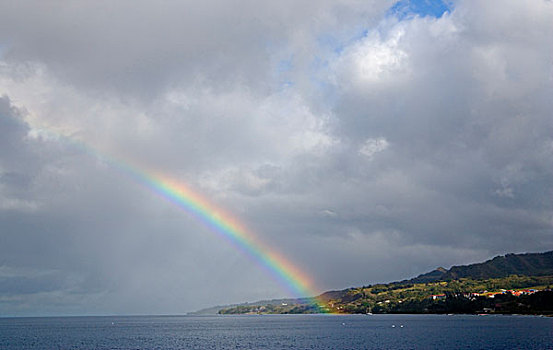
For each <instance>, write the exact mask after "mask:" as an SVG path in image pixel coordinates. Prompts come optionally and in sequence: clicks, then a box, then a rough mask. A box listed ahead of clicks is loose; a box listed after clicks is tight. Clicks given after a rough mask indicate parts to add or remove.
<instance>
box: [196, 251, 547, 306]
mask: <svg viewBox="0 0 553 350" xmlns="http://www.w3.org/2000/svg"><path fill="white" fill-rule="evenodd" d="M552 285H553V251H549V252H545V253H527V254H507V255H504V256H496V257H495V258H493V259H490V260H488V261H485V262H482V263H478V264H471V265H463V266H453V267H451V268H450V269H449V270H447V269H444V268H442V267H439V268H437V269H436V270H434V271H431V272H428V273H425V274H422V275H419V276H417V277H415V278H412V279H409V280H403V281H399V282H392V283H387V284H374V285H367V286H362V287H356V288H348V289H344V290H339V291H329V292H325V293H323V294H321V295H319V296H317V297H316V300H317V302H315V301H314V300H313V299H310V298H305V299H275V300H269V301H259V302H254V303H245V304H240V305H229V306H219V307H215V308H210V309H205V310H201V311H199V312H198V313H200V314H201V313H202V311H203V313H212V312H213V311H216V312H217V313H218V314H221V315H229V314H304V313H338V314H382V313H402V314H405V313H416V314H422V313H437V314H439V313H465V314H542V315H553V291H551V286H552Z"/></svg>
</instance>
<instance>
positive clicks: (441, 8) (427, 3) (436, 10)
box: [387, 0, 453, 20]
mask: <svg viewBox="0 0 553 350" xmlns="http://www.w3.org/2000/svg"><path fill="white" fill-rule="evenodd" d="M452 9H453V1H450V0H400V1H398V2H396V3H395V4H394V5H393V6H392V7H390V9H389V10H388V13H387V15H388V16H395V17H396V18H398V19H399V20H404V19H409V18H413V17H414V16H419V17H428V16H430V17H435V18H440V17H442V15H443V14H444V13H446V12H451V10H452Z"/></svg>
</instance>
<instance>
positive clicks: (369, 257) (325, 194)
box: [0, 0, 553, 315]
mask: <svg viewBox="0 0 553 350" xmlns="http://www.w3.org/2000/svg"><path fill="white" fill-rule="evenodd" d="M403 4H405V3H403ZM410 4H411V3H410ZM239 5H240V6H238V5H237V4H232V5H231V4H220V3H214V2H203V3H202V4H198V3H192V2H183V3H165V4H161V5H156V6H153V5H151V4H150V3H147V2H144V3H142V2H139V3H135V2H133V3H132V4H130V3H127V2H118V3H116V4H109V5H108V3H101V2H100V3H87V4H73V5H71V6H67V5H64V4H42V3H41V4H32V3H22V4H19V5H17V6H7V5H4V8H2V9H0V33H1V34H0V45H1V47H2V50H1V56H0V94H1V95H3V96H4V97H2V98H0V114H1V118H0V135H1V136H2V137H0V240H1V242H2V244H1V245H0V256H1V258H0V259H1V260H0V266H1V268H0V279H2V280H3V281H4V282H3V283H2V285H3V286H4V288H3V289H2V290H0V311H1V312H2V313H3V314H17V315H22V314H66V313H67V314H80V313H87V314H90V313H96V314H98V313H110V314H112V313H158V314H159V313H180V312H185V311H190V310H192V309H196V308H200V307H202V306H210V305H214V304H223V303H229V302H242V301H247V300H249V301H251V300H254V299H264V298H272V297H281V296H284V295H285V294H286V291H285V290H283V289H281V288H280V287H279V286H278V284H277V283H276V282H275V281H274V280H273V279H272V278H271V277H270V276H269V275H267V274H266V273H265V272H264V271H263V270H262V269H259V268H258V267H257V266H256V263H255V261H254V262H252V261H251V260H249V259H248V258H247V257H246V256H244V255H241V254H240V253H239V252H238V251H236V250H235V249H234V248H233V247H232V246H230V245H228V244H227V243H226V241H224V240H223V239H221V237H218V236H217V235H216V234H214V233H213V232H211V231H210V230H209V229H207V228H205V227H203V226H202V225H201V224H199V223H198V222H196V221H195V220H194V219H193V217H191V216H189V215H188V214H186V213H185V212H183V211H181V210H179V209H178V208H176V207H175V206H173V205H172V204H171V203H169V202H166V201H164V200H163V199H162V198H160V197H158V196H157V195H155V194H154V193H152V192H151V191H150V190H148V189H147V188H145V187H144V185H143V184H140V183H137V182H135V181H133V180H132V179H130V178H128V177H126V176H125V175H124V174H122V173H120V172H118V171H117V169H116V168H114V167H111V166H110V165H109V164H107V163H106V162H105V161H102V158H101V157H95V156H94V155H95V154H96V155H107V156H110V157H114V158H115V159H119V160H124V161H126V162H129V163H132V164H134V165H135V166H137V167H138V168H140V169H142V170H144V171H147V170H146V169H155V170H156V171H158V172H161V173H164V174H167V175H170V176H171V177H172V178H175V179H177V180H179V181H182V182H184V183H186V184H188V185H190V186H191V187H193V188H195V189H196V190H198V191H199V192H200V193H202V194H204V195H205V196H206V197H207V198H209V199H210V200H211V201H213V203H214V204H215V205H217V206H221V207H222V208H225V209H226V210H227V211H229V212H231V213H232V214H233V215H234V216H236V218H237V220H239V221H241V222H243V223H244V224H245V226H247V227H248V228H250V229H251V230H252V231H253V232H255V233H256V234H257V235H258V236H259V239H261V240H263V241H265V242H266V243H267V244H268V245H269V246H271V247H272V248H274V249H275V250H277V251H280V252H281V253H283V255H285V256H286V257H288V258H289V259H290V260H291V261H292V262H293V263H294V264H296V265H297V266H299V267H300V268H301V269H302V270H305V271H306V272H307V273H309V274H310V275H311V276H312V277H313V279H314V280H315V281H316V282H317V285H318V286H319V288H320V289H321V291H322V290H326V289H335V288H344V287H348V286H353V285H360V284H368V283H373V282H376V281H389V280H393V279H402V278H408V277H411V276H413V275H416V274H419V273H422V272H425V271H427V270H430V269H433V268H435V267H436V266H446V267H447V266H448V265H452V264H459V263H469V262H475V261H479V260H481V259H485V258H489V257H490V256H491V255H494V254H499V253H506V252H523V251H542V250H545V249H551V247H553V237H552V236H551V228H552V225H553V217H552V215H551V213H552V209H553V203H552V201H551V198H553V193H552V192H551V189H552V188H553V178H552V176H551V174H553V147H552V145H553V138H552V136H551V135H553V120H552V119H551V116H550V114H551V113H550V111H551V110H552V107H553V106H551V98H550V96H551V95H552V93H553V79H552V77H553V70H552V68H551V62H553V57H552V53H551V50H548V47H547V45H545V44H544V43H546V42H548V39H549V38H550V37H551V35H552V34H553V28H552V25H551V21H550V18H551V15H553V6H552V5H551V2H546V1H540V0H535V1H531V2H526V3H524V4H521V3H519V2H517V1H507V2H501V4H499V3H493V2H486V3H479V2H467V1H458V2H455V3H454V4H449V3H448V4H447V8H448V11H442V10H443V7H440V8H438V9H437V10H436V9H420V8H417V7H416V6H415V7H407V10H406V7H405V6H403V5H401V4H400V5H401V6H400V5H397V6H399V7H396V10H398V9H401V11H394V10H393V9H394V8H393V7H392V6H393V5H394V4H393V3H392V2H359V1H341V2H334V1H328V2H327V1H323V2H316V3H315V2H308V1H306V2H294V3H293V4H292V3H290V2H278V3H274V4H264V3H259V2H250V1H243V2H240V4H239ZM411 5H412V4H411ZM415 5H417V4H415ZM417 6H418V5H417ZM390 8H392V10H390ZM440 9H441V10H440ZM405 11H407V12H405ZM28 18H34V20H33V21H29V20H28ZM61 135H64V136H63V137H62V136H61ZM82 144H85V145H86V146H87V150H84V149H83V147H81V146H79V145H82ZM6 271H7V272H6ZM8 272H9V274H8ZM2 273H3V274H2ZM223 291H224V292H223ZM160 295H163V298H160Z"/></svg>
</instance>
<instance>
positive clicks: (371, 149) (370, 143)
mask: <svg viewBox="0 0 553 350" xmlns="http://www.w3.org/2000/svg"><path fill="white" fill-rule="evenodd" d="M389 146H390V144H389V143H388V141H387V140H386V139H385V138H383V137H378V138H374V139H367V140H366V141H365V142H364V143H363V144H362V145H361V147H360V148H359V153H361V154H362V155H364V156H365V157H367V158H369V159H372V158H373V157H374V156H375V154H377V153H379V152H382V151H384V150H386V149H387V148H388V147H389Z"/></svg>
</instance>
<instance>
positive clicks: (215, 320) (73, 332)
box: [0, 315, 553, 350]
mask: <svg viewBox="0 0 553 350" xmlns="http://www.w3.org/2000/svg"><path fill="white" fill-rule="evenodd" d="M0 349H2V350H12V349H26V350H34V349H41V350H42V349H48V350H54V349H60V350H61V349H63V350H69V349H79V350H86V349H114V350H115V349H117V350H131V349H132V350H139V349H140V350H150V349H151V350H154V349H156V350H173V349H175V350H176V349H202V350H203V349H329V350H330V349H553V318H546V317H536V316H502V315H487V316H473V315H451V316H448V315H260V316H255V315H243V316H128V317H115V316H114V317H44V318H41V317H36V318H0Z"/></svg>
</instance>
